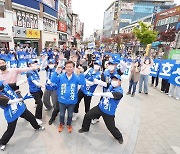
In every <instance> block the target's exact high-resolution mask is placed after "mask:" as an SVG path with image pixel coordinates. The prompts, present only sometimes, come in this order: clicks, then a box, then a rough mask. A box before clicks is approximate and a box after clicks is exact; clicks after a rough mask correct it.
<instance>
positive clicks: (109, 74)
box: [103, 69, 118, 92]
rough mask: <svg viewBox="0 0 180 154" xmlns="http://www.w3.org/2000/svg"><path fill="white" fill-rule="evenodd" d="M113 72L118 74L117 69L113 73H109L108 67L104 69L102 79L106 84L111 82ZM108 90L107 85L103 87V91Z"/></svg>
mask: <svg viewBox="0 0 180 154" xmlns="http://www.w3.org/2000/svg"><path fill="white" fill-rule="evenodd" d="M115 74H118V72H117V69H116V70H115V71H114V73H113V74H111V73H110V71H109V70H108V69H106V70H105V71H104V79H105V81H104V82H106V83H107V84H111V77H112V76H114V75H115ZM107 90H108V87H103V92H106V91H107Z"/></svg>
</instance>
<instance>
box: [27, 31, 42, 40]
mask: <svg viewBox="0 0 180 154" xmlns="http://www.w3.org/2000/svg"><path fill="white" fill-rule="evenodd" d="M26 37H27V38H38V39H39V38H40V30H34V29H27V30H26Z"/></svg>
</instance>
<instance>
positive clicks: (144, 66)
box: [139, 57, 153, 95]
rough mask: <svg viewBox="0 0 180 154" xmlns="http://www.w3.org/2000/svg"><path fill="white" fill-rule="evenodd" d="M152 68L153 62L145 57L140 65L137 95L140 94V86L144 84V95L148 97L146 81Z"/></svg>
mask: <svg viewBox="0 0 180 154" xmlns="http://www.w3.org/2000/svg"><path fill="white" fill-rule="evenodd" d="M152 66H153V61H152V60H151V59H150V58H149V57H146V58H145V59H144V60H143V61H142V63H141V71H140V80H139V93H141V92H142V85H143V83H144V93H145V94H146V95H148V79H149V74H150V72H151V67H152Z"/></svg>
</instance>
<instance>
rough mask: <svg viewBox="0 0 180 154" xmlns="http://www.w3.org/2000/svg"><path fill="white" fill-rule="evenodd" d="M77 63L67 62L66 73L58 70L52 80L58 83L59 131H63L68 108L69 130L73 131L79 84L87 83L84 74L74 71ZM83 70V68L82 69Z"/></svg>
mask: <svg viewBox="0 0 180 154" xmlns="http://www.w3.org/2000/svg"><path fill="white" fill-rule="evenodd" d="M74 69H75V63H74V62H73V61H66V62H65V73H62V74H60V75H59V74H58V71H56V72H55V73H54V74H53V76H52V78H51V82H52V83H56V84H57V96H58V102H59V107H60V125H59V132H62V130H63V127H64V116H65V112H66V110H67V112H68V118H67V126H68V132H69V133H71V132H72V126H71V122H72V116H73V110H74V106H75V104H76V103H77V98H78V96H77V94H78V85H85V84H86V81H85V77H84V74H80V75H79V76H78V75H76V74H75V73H74ZM81 72H82V70H81Z"/></svg>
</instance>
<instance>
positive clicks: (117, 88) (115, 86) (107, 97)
mask: <svg viewBox="0 0 180 154" xmlns="http://www.w3.org/2000/svg"><path fill="white" fill-rule="evenodd" d="M111 78H112V80H111V85H110V86H109V88H108V90H107V91H106V92H104V93H94V94H93V95H94V96H102V97H101V99H100V101H99V104H98V105H97V106H95V107H94V108H92V109H91V110H89V112H88V113H86V114H85V116H84V120H83V123H82V128H81V129H80V130H79V133H84V132H88V131H89V128H90V124H91V120H92V119H95V118H99V117H100V116H102V117H103V120H104V122H105V124H106V127H107V129H108V130H109V131H110V132H111V134H112V135H113V136H114V138H115V139H117V140H118V142H119V143H120V144H122V143H123V137H122V134H121V133H120V131H119V130H118V128H116V126H115V121H114V118H115V112H116V108H117V106H118V104H119V102H120V100H121V98H122V97H123V90H122V88H121V76H120V75H118V74H115V75H114V76H112V77H111Z"/></svg>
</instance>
